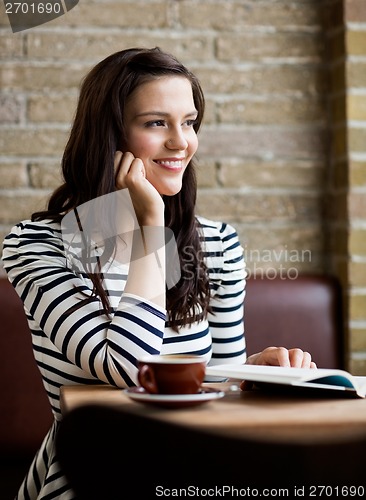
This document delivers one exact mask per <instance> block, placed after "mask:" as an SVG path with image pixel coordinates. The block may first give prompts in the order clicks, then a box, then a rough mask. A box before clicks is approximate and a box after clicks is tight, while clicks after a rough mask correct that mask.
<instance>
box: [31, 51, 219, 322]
mask: <svg viewBox="0 0 366 500" xmlns="http://www.w3.org/2000/svg"><path fill="white" fill-rule="evenodd" d="M166 75H168V76H169V75H171V76H183V77H185V78H187V79H188V80H189V81H190V83H191V86H192V93H193V99H194V103H195V106H196V109H197V111H198V116H197V120H196V122H195V125H194V129H195V131H196V132H198V130H199V128H200V125H201V122H202V119H203V113H204V107H205V100H204V96H203V92H202V89H201V86H200V83H199V81H198V79H197V78H196V76H195V75H194V74H192V73H191V72H190V71H189V70H188V69H187V68H186V67H185V66H184V65H182V64H181V63H180V62H179V61H178V60H177V59H176V58H175V57H174V56H172V55H171V54H168V53H166V52H163V51H162V50H161V49H159V48H158V47H155V48H152V49H144V48H131V49H127V50H122V51H119V52H116V53H114V54H112V55H110V56H109V57H107V58H106V59H104V60H103V61H101V62H100V63H98V64H97V65H96V66H95V67H94V68H93V69H92V70H91V71H90V72H89V74H87V76H86V77H85V79H84V81H83V83H82V86H81V89H80V95H79V101H78V106H77V109H76V114H75V118H74V122H73V126H72V129H71V132H70V136H69V139H68V142H67V145H66V148H65V151H64V154H63V157H62V174H63V180H64V183H63V184H62V185H61V186H60V187H59V188H57V189H56V190H55V191H54V192H53V194H52V195H51V197H50V199H49V202H48V206H47V209H46V210H44V211H41V212H36V213H34V214H33V215H32V220H33V221H39V220H43V219H51V220H53V221H57V222H60V221H61V220H62V218H63V216H64V215H65V214H67V213H68V212H70V211H72V210H74V211H75V209H76V207H78V206H79V205H81V204H83V203H85V202H87V201H90V200H93V199H95V198H97V197H99V196H102V195H105V194H108V193H112V192H114V191H115V190H116V188H115V172H114V155H115V152H116V151H117V150H119V149H121V146H122V145H123V138H124V136H125V128H124V110H125V106H126V103H127V101H128V98H129V96H130V95H131V94H132V93H133V92H134V91H135V90H136V89H137V88H138V87H139V86H140V85H143V84H144V83H146V82H149V81H151V80H152V79H154V78H158V77H161V76H166ZM196 194H197V183H196V174H195V166H194V160H193V159H192V160H191V161H190V163H189V164H188V166H187V168H186V170H185V172H184V176H183V183H182V189H181V191H180V192H179V193H178V194H176V195H174V196H164V197H163V199H164V203H165V225H166V227H168V228H170V229H171V230H172V231H173V233H174V236H175V238H176V242H177V247H178V255H179V258H180V263H181V278H180V280H179V282H178V283H177V284H176V285H175V286H174V287H172V288H170V289H168V290H167V294H166V302H167V311H168V318H167V319H168V322H169V324H170V326H171V327H172V328H174V329H175V330H176V331H177V330H178V327H179V326H180V325H186V324H189V323H192V322H193V321H197V320H200V319H201V318H203V317H205V316H206V315H207V312H208V311H209V281H208V276H207V270H206V267H205V265H204V262H203V257H202V255H203V252H202V249H201V243H200V232H199V226H198V223H197V220H196V218H195V205H196ZM112 247H113V245H112ZM104 251H105V252H106V253H107V254H108V255H105V257H108V256H110V254H111V253H112V251H113V248H112V249H111V248H107V247H106V248H105V250H104ZM187 252H189V258H188V259H186V256H187ZM87 274H88V275H89V277H90V279H91V280H92V282H93V285H94V290H93V296H92V297H91V298H89V299H86V300H92V299H93V297H95V296H99V298H100V300H101V301H102V304H103V307H104V310H105V312H106V313H107V314H109V312H110V310H111V309H110V305H109V300H108V296H107V294H106V292H105V290H104V288H103V287H102V279H103V277H102V275H101V273H95V272H92V271H91V272H89V273H87Z"/></svg>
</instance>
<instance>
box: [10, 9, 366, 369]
mask: <svg viewBox="0 0 366 500" xmlns="http://www.w3.org/2000/svg"><path fill="white" fill-rule="evenodd" d="M345 4H347V16H349V18H347V20H346V23H344V17H343V2H341V1H340V0H114V1H113V0H79V4H78V5H77V6H76V7H74V8H73V9H72V10H71V11H69V12H68V13H67V14H66V15H64V16H63V17H60V18H58V19H55V20H54V21H51V22H49V23H47V24H44V25H42V26H40V27H38V28H32V29H30V30H26V31H23V32H19V33H15V34H13V33H12V32H11V29H10V26H9V22H8V20H7V18H6V15H5V12H4V4H3V2H1V3H0V57H1V65H0V75H1V76H0V78H1V84H0V85H1V95H0V238H1V239H2V237H3V236H4V235H5V234H6V233H7V232H8V230H9V229H10V227H11V225H12V224H13V223H15V222H17V221H18V220H20V219H22V218H26V217H28V216H29V215H30V213H31V212H32V211H34V210H36V209H39V208H40V207H41V206H42V205H43V204H44V203H45V201H46V199H47V197H48V195H49V193H50V191H51V190H52V189H53V188H54V187H55V186H56V185H57V184H58V183H59V161H60V156H61V154H62V150H63V147H64V145H65V141H66V138H67V134H68V131H69V127H70V122H71V120H72V116H73V112H74V108H75V102H76V98H77V94H78V87H79V83H80V80H81V78H82V76H83V75H84V74H85V73H86V72H87V71H88V69H89V68H90V67H91V66H93V65H94V64H95V63H96V62H97V61H99V60H100V59H102V58H103V57H105V56H107V55H108V54H110V53H111V52H113V51H116V50H120V49H122V48H127V47H130V46H134V45H142V46H147V47H152V46H156V45H158V46H160V47H162V48H163V49H165V50H168V51H171V52H172V53H174V54H175V55H176V56H178V58H180V59H181V60H182V61H183V62H184V63H186V64H187V66H188V67H189V68H191V69H192V70H193V71H194V72H195V73H196V74H197V76H198V77H199V78H200V80H201V83H202V86H203V88H204V91H205V95H206V99H207V112H206V117H205V123H204V127H203V129H202V132H201V134H200V148H199V154H198V157H199V160H200V161H199V172H198V175H199V196H198V209H199V212H200V213H201V214H202V215H204V216H206V217H211V218H215V219H223V220H226V221H227V222H231V223H233V224H234V225H235V226H236V227H237V229H238V231H239V234H240V237H241V240H242V244H243V246H244V249H245V253H246V260H247V266H248V272H249V273H250V274H256V275H257V276H258V277H260V276H261V275H263V274H266V275H267V276H270V277H271V276H275V275H281V276H283V277H286V276H287V277H295V276H296V274H297V273H299V272H309V273H313V272H314V273H324V272H332V273H336V274H337V275H339V276H341V278H342V282H343V284H344V285H345V286H344V289H345V290H346V291H347V297H348V295H349V294H348V290H349V288H348V287H349V282H348V275H349V274H351V266H348V249H349V248H350V249H351V247H352V249H353V250H351V251H352V252H353V253H354V254H355V257H356V255H357V256H358V257H359V258H358V259H355V260H354V262H352V266H353V267H354V269H353V271H352V273H353V276H355V277H356V276H357V279H359V280H361V274H362V273H363V275H364V277H365V280H364V282H362V283H358V284H357V286H356V283H355V282H353V283H352V290H351V291H350V294H351V295H352V297H353V296H354V299H355V302H353V299H352V301H351V308H352V310H353V309H355V310H356V309H357V310H358V311H360V310H362V303H363V302H362V301H366V294H363V293H362V290H363V286H366V272H364V271H361V269H363V267H362V256H363V258H366V253H365V252H366V244H363V243H362V242H363V232H364V231H365V227H366V225H365V226H363V225H362V220H363V218H364V219H365V220H366V215H365V210H366V206H365V201H364V200H365V197H364V196H363V190H364V186H365V182H366V175H365V174H364V169H363V167H364V166H365V161H366V160H365V158H364V157H363V156H362V155H363V154H364V152H363V151H362V147H363V143H362V140H363V138H364V134H365V129H364V128H363V126H362V125H363V123H364V122H363V120H364V119H365V118H364V117H365V116H366V111H365V103H364V100H365V91H364V86H365V81H364V80H363V76H362V75H363V74H364V73H362V72H363V67H364V66H365V55H366V54H365V50H362V47H364V46H365V43H364V38H365V33H366V31H365V27H364V25H363V24H362V23H363V22H365V17H364V19H363V21H362V20H360V19H359V10H361V11H362V12H363V15H364V11H365V8H364V7H365V6H364V0H358V1H357V0H353V1H351V0H345ZM330 14H332V15H330ZM336 14H337V15H336ZM352 16H354V18H352ZM352 19H353V20H352ZM360 21H361V22H360ZM344 25H345V26H346V28H345V29H344V28H343V26H344ZM343 42H346V43H343ZM346 46H347V47H352V55H351V54H350V55H348V54H347V50H346V48H345V47H346ZM337 51H338V52H337ZM345 68H346V70H347V81H350V80H352V88H353V89H354V91H352V92H351V94H350V95H349V96H348V99H347V100H346V98H345V95H346V89H345V79H344V75H345ZM337 85H340V90H338V88H337ZM362 89H363V90H362ZM362 92H364V93H362ZM346 108H347V113H352V112H353V117H352V118H349V119H348V118H347V115H346ZM352 110H353V111H352ZM335 116H336V120H337V121H338V122H339V124H340V126H335V124H334V123H335V122H334V120H335ZM349 143H350V144H352V148H353V149H354V155H353V156H352V157H350V156H349V155H348V152H347V146H348V144H349ZM360 149H361V150H360ZM348 167H349V174H350V175H349V176H348ZM349 179H350V182H351V183H352V184H353V185H352V186H351V190H350V192H348V188H347V184H348V180H349ZM337 183H338V184H337ZM340 201H341V202H342V203H340ZM348 210H350V211H352V215H351V216H352V217H354V219H355V221H356V220H358V221H359V222H360V224H358V225H357V224H356V225H355V226H352V230H351V231H350V239H349V241H348V232H349V231H348ZM325 229H328V230H327V231H326V230H325ZM360 259H361V260H360ZM358 264H359V265H358ZM356 267H357V269H356ZM358 268H359V269H358ZM355 279H356V278H353V280H355ZM346 312H348V310H347V311H346ZM352 314H353V313H352ZM357 314H360V312H358V313H357ZM361 314H362V312H361ZM354 319H355V318H354ZM360 321H361V323H358V326H357V334H356V333H352V334H351V336H350V338H351V339H352V342H351V344H350V350H351V351H352V352H354V355H353V354H352V356H353V357H352V359H355V358H354V356H356V351H357V356H356V357H358V362H357V363H353V365H352V366H353V367H354V368H355V369H356V370H357V371H360V370H364V371H365V372H366V363H365V366H364V365H363V364H362V363H363V361H362V360H363V359H366V354H365V357H363V355H362V352H363V351H366V328H363V326H362V321H363V319H362V318H361V319H360ZM347 326H348V323H347ZM353 328H354V320H353V319H352V329H353ZM349 356H351V352H350V354H349Z"/></svg>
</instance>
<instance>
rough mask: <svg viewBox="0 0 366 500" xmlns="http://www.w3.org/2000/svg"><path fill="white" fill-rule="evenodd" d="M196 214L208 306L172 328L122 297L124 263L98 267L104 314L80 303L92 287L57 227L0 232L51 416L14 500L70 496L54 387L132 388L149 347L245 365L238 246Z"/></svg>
mask: <svg viewBox="0 0 366 500" xmlns="http://www.w3.org/2000/svg"><path fill="white" fill-rule="evenodd" d="M197 220H198V222H199V226H200V228H201V231H202V235H203V236H202V251H203V255H204V259H205V263H206V265H207V269H208V273H209V280H210V289H211V300H210V305H211V312H210V313H209V315H208V317H207V318H206V319H204V320H201V321H199V322H197V323H193V324H191V325H188V326H185V327H181V328H180V330H179V332H175V331H174V330H173V329H171V328H170V327H169V326H168V323H167V322H166V311H165V310H164V309H162V308H159V307H158V306H156V305H155V304H154V303H152V302H149V301H148V300H146V299H142V298H140V297H138V296H134V295H131V294H128V293H124V285H125V283H126V277H127V273H128V266H127V265H124V266H123V265H120V264H117V263H114V262H113V261H112V262H109V263H108V265H106V268H105V269H103V276H104V280H103V286H104V287H105V289H106V290H107V292H108V295H109V298H110V303H111V307H112V314H111V315H110V317H108V316H107V315H106V314H104V313H103V308H102V307H101V302H100V300H99V299H98V298H97V297H95V298H93V300H91V301H88V302H86V301H85V297H86V296H87V295H91V294H92V289H93V286H92V283H91V281H90V280H89V278H88V277H87V276H86V275H85V273H78V272H77V270H76V269H75V267H73V266H70V262H69V255H67V252H66V251H65V246H64V243H63V238H62V231H61V226H60V224H58V223H55V222H50V221H42V222H31V221H23V222H21V223H19V224H17V225H16V226H14V227H13V229H12V230H11V232H10V234H9V235H8V236H7V237H6V238H5V240H4V245H3V255H2V259H3V264H4V268H5V270H6V272H7V274H8V277H9V280H10V282H11V283H12V285H13V286H14V288H15V290H16V291H17V293H18V295H19V296H20V298H21V299H22V301H23V304H24V310H25V313H26V316H27V320H28V324H29V328H30V331H31V335H32V344H33V351H34V356H35V360H36V363H37V365H38V368H39V370H40V372H41V376H42V380H43V384H44V387H45V390H46V392H47V395H48V398H49V401H50V404H51V406H52V411H53V414H54V417H55V422H54V425H53V426H52V428H51V429H50V431H49V433H48V434H47V436H46V437H45V440H44V442H43V444H42V446H41V449H40V450H39V453H38V454H37V456H36V457H35V460H34V462H33V464H32V466H31V469H30V471H29V474H28V475H27V477H26V478H25V480H24V482H23V484H22V486H21V488H20V490H19V494H18V497H17V498H18V500H21V499H25V498H28V499H34V500H35V499H42V498H45V497H46V496H47V498H58V499H67V500H68V499H71V498H73V493H72V491H71V489H70V488H69V486H68V485H67V481H66V479H65V477H64V476H63V474H62V471H61V470H60V467H59V464H58V462H57V459H56V457H55V456H54V446H53V444H54V435H55V432H56V429H57V422H58V421H59V420H60V419H61V412H60V387H61V386H62V385H72V384H100V383H106V384H111V385H114V386H116V387H127V386H132V385H135V384H137V363H138V360H139V359H140V358H141V357H142V356H144V355H146V354H151V353H154V354H156V353H161V354H168V353H169V354H172V353H174V354H176V353H190V354H196V355H200V356H202V357H203V358H204V359H205V360H206V361H207V363H208V364H218V363H243V362H245V359H246V352H245V340H244V322H243V303H244V296H245V276H246V273H245V263H244V255H243V248H242V246H241V245H240V242H239V240H238V236H237V233H236V231H235V229H234V228H233V227H232V226H230V225H228V224H225V223H221V222H213V221H209V220H207V219H204V218H202V217H198V218H197ZM81 301H84V302H83V304H82V305H81V306H80V303H81ZM76 306H78V307H76Z"/></svg>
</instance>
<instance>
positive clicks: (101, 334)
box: [3, 222, 166, 387]
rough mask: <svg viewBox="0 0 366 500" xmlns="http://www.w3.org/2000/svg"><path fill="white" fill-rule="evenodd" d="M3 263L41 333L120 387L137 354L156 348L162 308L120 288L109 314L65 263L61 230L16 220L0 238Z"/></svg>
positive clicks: (127, 381)
mask: <svg viewBox="0 0 366 500" xmlns="http://www.w3.org/2000/svg"><path fill="white" fill-rule="evenodd" d="M3 263H4V268H5V270H6V272H7V274H8V277H9V280H10V282H11V283H12V284H13V286H14V288H15V289H16V291H17V293H18V295H19V296H20V298H21V299H22V301H23V303H24V308H25V311H26V313H27V315H28V316H30V317H31V318H32V320H34V321H35V323H36V324H38V325H39V327H40V329H41V331H42V335H45V336H46V337H47V338H48V339H49V340H50V341H51V342H52V344H53V345H54V346H55V347H56V348H57V350H58V351H59V352H60V353H62V355H63V356H65V357H66V358H67V360H68V361H69V362H71V363H72V364H74V365H76V366H77V367H79V368H81V369H82V370H83V371H85V372H87V373H88V374H90V375H91V376H93V377H96V378H97V379H99V380H101V381H103V382H106V383H109V384H112V385H115V386H119V387H125V386H126V385H132V384H135V383H136V381H137V360H138V359H139V358H140V357H141V356H143V355H145V354H147V353H159V352H160V350H161V346H162V342H163V333H164V327H165V319H166V311H165V310H163V309H159V308H158V307H157V306H156V305H155V304H152V303H149V302H147V301H145V300H144V299H142V298H140V297H137V296H133V295H130V294H123V293H122V296H121V299H120V302H119V304H118V306H117V309H116V311H115V313H114V315H113V317H112V318H108V317H107V316H106V315H105V314H104V312H103V310H102V306H101V301H100V300H99V299H98V298H95V299H93V300H92V301H90V302H88V303H85V297H86V296H87V295H89V296H90V295H91V293H92V289H91V286H90V283H89V280H87V279H86V277H85V276H84V277H83V276H80V275H77V274H76V273H74V272H73V271H71V270H70V269H69V268H68V266H67V264H66V257H65V253H64V248H63V244H62V239H61V235H60V230H58V229H55V228H54V227H51V226H50V225H46V224H42V225H40V224H39V223H31V222H28V223H26V224H23V223H21V224H18V225H17V226H15V227H14V228H13V229H12V232H11V233H10V234H9V235H8V236H7V238H5V240H4V245H3ZM115 279H116V280H122V279H123V276H116V277H115ZM119 285H120V290H122V289H123V286H122V284H119ZM83 300H84V303H83V305H82V306H81V307H77V306H80V301H83Z"/></svg>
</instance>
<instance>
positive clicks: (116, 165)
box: [114, 151, 123, 175]
mask: <svg viewBox="0 0 366 500" xmlns="http://www.w3.org/2000/svg"><path fill="white" fill-rule="evenodd" d="M122 156H123V153H122V151H116V152H115V153H114V173H115V174H116V175H118V171H119V168H120V166H121V161H122Z"/></svg>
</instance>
